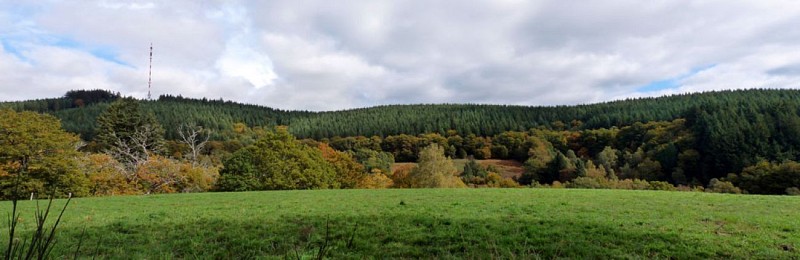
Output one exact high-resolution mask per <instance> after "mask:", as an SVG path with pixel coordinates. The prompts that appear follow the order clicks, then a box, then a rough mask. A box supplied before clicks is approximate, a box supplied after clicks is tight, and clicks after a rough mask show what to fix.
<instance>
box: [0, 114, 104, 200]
mask: <svg viewBox="0 0 800 260" xmlns="http://www.w3.org/2000/svg"><path fill="white" fill-rule="evenodd" d="M79 143H80V140H79V139H78V137H77V136H76V135H74V134H69V133H67V132H65V131H64V130H63V129H61V124H60V123H59V121H58V119H56V118H55V117H53V116H50V115H44V114H38V113H33V112H14V111H12V110H8V109H2V110H0V191H1V192H2V193H1V194H2V195H1V196H2V198H4V199H9V198H12V197H17V198H19V197H21V196H24V195H25V194H30V193H32V192H33V193H50V192H53V191H55V192H57V193H58V194H61V195H63V194H67V193H72V194H73V195H78V196H82V195H86V194H87V193H88V180H87V178H86V177H85V176H84V175H82V174H80V173H79V172H78V171H77V163H76V160H75V159H76V158H77V157H78V156H80V153H79V152H78V151H77V148H78V146H79Z"/></svg>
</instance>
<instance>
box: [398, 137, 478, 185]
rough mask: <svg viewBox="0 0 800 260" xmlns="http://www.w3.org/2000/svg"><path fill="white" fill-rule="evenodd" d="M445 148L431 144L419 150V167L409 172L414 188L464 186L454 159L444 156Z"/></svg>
mask: <svg viewBox="0 0 800 260" xmlns="http://www.w3.org/2000/svg"><path fill="white" fill-rule="evenodd" d="M444 153H445V151H444V148H442V147H441V146H439V145H437V144H431V145H429V146H427V147H425V148H423V149H422V150H421V151H420V152H419V161H418V163H417V167H415V168H414V169H412V170H411V172H409V173H408V177H406V178H408V182H409V183H410V186H411V187H414V188H464V187H466V185H465V184H464V182H462V181H461V178H458V176H457V174H458V169H456V167H455V165H453V160H451V159H450V158H447V157H445V156H444Z"/></svg>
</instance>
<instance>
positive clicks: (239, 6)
mask: <svg viewBox="0 0 800 260" xmlns="http://www.w3.org/2000/svg"><path fill="white" fill-rule="evenodd" d="M151 43H152V45H153V61H152V96H153V98H156V97H158V95H161V94H171V95H182V96H184V97H193V98H203V97H206V98H209V99H220V98H221V99H225V100H232V101H237V102H242V103H249V104H258V105H264V106H269V107H273V108H279V109H292V110H312V111H323V110H340V109H348V108H358V107H369V106H376V105H386V104H418V103H481V104H513V105H535V106H538V105H570V104H584V103H596V102H604V101H610V100H617V99H624V98H630V97H644V96H662V95H669V94H680V93H688V92H701V91H712V90H723V89H749V88H792V89H798V88H800V3H797V2H795V1H769V0H766V1H731V0H719V1H713V0H710V1H671V0H653V1H641V0H629V1H623V0H619V1H617V0H606V1H572V0H553V1H536V0H531V1H527V0H526V1H518V0H491V1H471V0H452V1H450V0H442V1H424V0H419V1H416V0H407V1H406V0H400V1H382V0H368V1H323V0H321V1H314V0H310V1H304V0H299V1H298V0H287V1H282V0H268V1H233V0H232V1H194V0H185V1H184V0H170V1H112V0H101V1H91V0H86V1H52V0H42V1H12V0H0V100H3V101H10V100H27V99H36V98H51V97H59V96H62V95H64V93H65V92H66V91H68V90H77V89H105V90H110V91H113V92H120V93H121V94H123V95H125V96H133V97H137V98H146V97H147V91H148V90H147V82H148V65H149V52H150V44H151Z"/></svg>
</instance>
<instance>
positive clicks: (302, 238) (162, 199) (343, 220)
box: [0, 189, 800, 259]
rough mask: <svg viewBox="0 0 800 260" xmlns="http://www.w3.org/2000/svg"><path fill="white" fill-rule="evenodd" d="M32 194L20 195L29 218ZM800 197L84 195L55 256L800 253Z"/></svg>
mask: <svg viewBox="0 0 800 260" xmlns="http://www.w3.org/2000/svg"><path fill="white" fill-rule="evenodd" d="M63 202H64V201H63V200H59V201H57V204H58V205H63ZM34 206H35V205H34V203H33V202H30V201H22V202H21V204H20V207H21V208H20V209H21V210H22V212H23V216H24V217H25V218H27V216H29V215H28V213H29V212H32V211H33V209H34ZM9 208H10V203H9V202H2V203H0V209H2V210H0V214H5V212H7V211H6V210H8V209H9ZM798 208H800V200H797V199H796V198H794V197H780V196H744V195H725V194H704V193H694V192H659V191H612V190H565V189H422V190H420V189H400V190H319V191H271V192H247V193H203V194H176V195H149V196H123V197H106V198H81V199H74V200H73V201H72V203H71V204H70V205H69V208H67V212H66V213H65V214H64V218H63V220H62V223H61V225H60V226H59V228H60V230H59V233H58V243H57V244H56V248H55V249H54V251H53V253H52V256H54V258H64V257H67V258H72V256H73V255H74V253H75V252H74V249H75V247H76V245H77V243H78V241H79V239H78V238H79V237H80V236H81V233H82V232H83V231H82V230H84V229H85V232H86V235H85V238H84V241H83V242H82V243H83V246H82V247H81V251H80V252H79V253H78V254H77V255H79V256H81V257H82V258H83V257H86V258H88V257H95V256H96V257H98V258H118V257H125V258H134V259H155V258H196V257H203V258H222V259H249V258H262V257H269V258H274V257H277V258H295V257H301V258H310V257H314V256H316V255H318V254H319V249H320V247H322V246H323V245H324V244H326V243H325V241H326V240H325V237H326V236H327V237H328V240H327V241H328V242H327V247H326V250H325V255H326V256H328V257H330V258H335V259H338V258H356V259H360V258H466V259H473V258H480V259H488V258H523V259H533V258H538V257H541V258H545V259H551V258H601V259H609V258H637V259H638V258H648V259H653V258H657V259H670V258H672V259H694V258H703V259H723V258H724V259H730V258H743V259H745V258H747V259H789V258H796V257H798V256H800V251H798V250H800V249H799V248H800V229H798V227H797V225H796V220H797V218H798V217H800V215H798V211H797V209H798ZM4 211H5V212H4ZM31 214H32V213H31ZM5 223H6V222H2V224H0V226H5V225H7V224H5ZM30 223H31V222H29V221H24V222H23V225H24V226H23V230H25V228H29V227H30V226H29V225H30ZM0 229H2V228H0Z"/></svg>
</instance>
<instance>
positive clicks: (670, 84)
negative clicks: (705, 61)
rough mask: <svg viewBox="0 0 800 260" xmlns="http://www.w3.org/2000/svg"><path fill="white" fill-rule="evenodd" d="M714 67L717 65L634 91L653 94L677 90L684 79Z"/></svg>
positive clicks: (695, 69)
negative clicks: (665, 90)
mask: <svg viewBox="0 0 800 260" xmlns="http://www.w3.org/2000/svg"><path fill="white" fill-rule="evenodd" d="M716 66H717V64H711V65H707V66H702V67H697V68H694V69H692V70H691V71H689V72H688V73H685V74H682V75H678V76H677V77H673V78H669V79H663V80H657V81H653V82H650V84H647V85H644V86H641V87H639V88H637V89H636V90H637V91H639V92H653V91H659V90H664V89H672V88H677V87H680V84H681V81H683V80H684V79H687V78H689V77H691V76H694V75H697V73H700V72H702V71H704V70H708V69H711V68H713V67H716Z"/></svg>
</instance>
